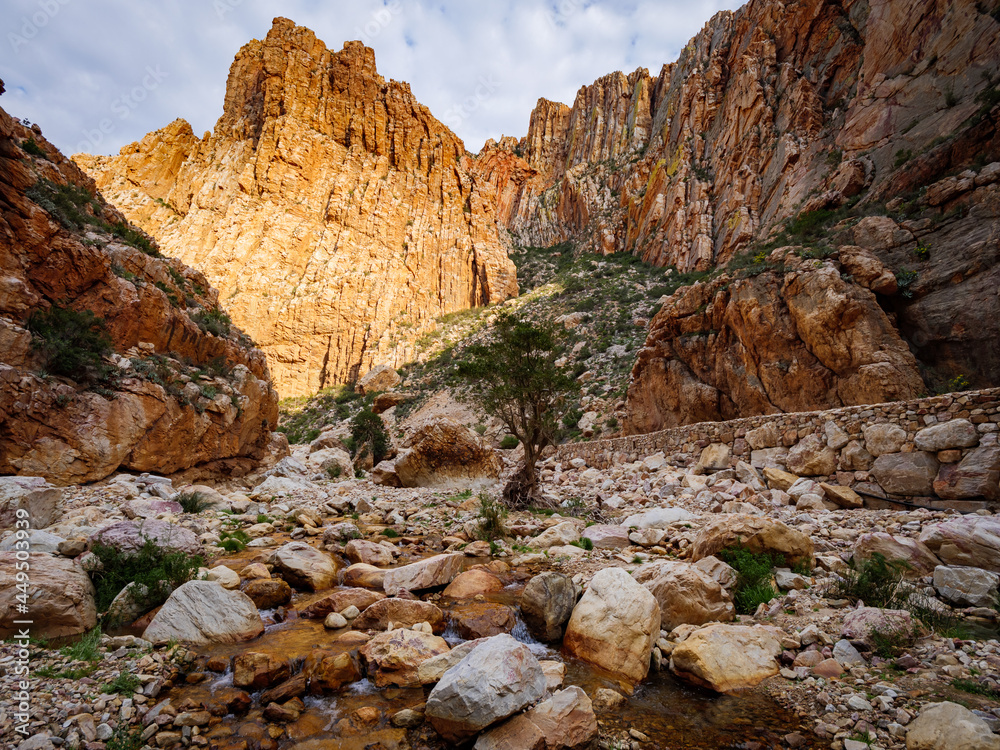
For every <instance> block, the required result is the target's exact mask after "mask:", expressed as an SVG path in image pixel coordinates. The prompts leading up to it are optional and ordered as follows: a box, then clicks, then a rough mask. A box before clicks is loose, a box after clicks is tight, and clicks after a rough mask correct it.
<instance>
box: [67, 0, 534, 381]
mask: <svg viewBox="0 0 1000 750" xmlns="http://www.w3.org/2000/svg"><path fill="white" fill-rule="evenodd" d="M75 158H76V159H77V161H78V163H80V164H81V165H82V166H83V168H84V169H85V170H86V171H87V172H88V173H89V174H90V175H91V176H92V177H94V179H95V180H96V182H97V184H98V186H99V187H100V188H101V190H102V191H103V192H104V193H105V194H107V195H108V196H109V197H110V199H111V200H112V201H113V202H114V203H115V205H116V206H118V207H119V208H120V209H121V210H122V211H123V213H124V214H125V215H126V216H128V217H129V219H131V220H132V221H134V222H135V223H136V224H138V225H139V226H140V227H142V228H143V229H145V230H146V231H148V232H149V233H150V234H152V235H153V236H154V237H156V238H157V240H158V241H159V243H160V244H161V246H162V247H163V248H164V250H165V252H167V253H168V254H171V255H176V256H177V257H179V258H180V259H181V260H183V261H184V262H186V263H189V264H191V265H192V266H194V267H196V268H199V269H201V270H203V272H204V273H205V275H206V277H207V278H208V279H209V281H210V282H211V283H212V284H213V285H215V286H216V287H218V289H219V290H220V293H221V300H222V305H223V306H224V308H225V309H226V311H227V312H228V313H229V314H230V315H231V316H232V317H233V320H234V321H235V322H236V323H237V324H239V325H240V326H241V327H243V328H244V329H245V330H246V331H247V332H248V333H249V334H250V335H251V336H253V337H254V339H255V340H256V341H257V342H259V344H260V346H261V348H262V349H263V350H264V352H265V353H266V354H267V357H268V361H269V364H270V368H271V372H272V373H273V376H274V380H275V383H276V385H277V387H278V388H279V390H280V391H281V393H282V395H284V396H293V395H299V394H304V393H311V392H314V391H316V390H318V389H322V388H324V387H328V386H331V385H334V384H338V383H343V382H348V381H353V380H355V379H357V377H359V376H360V375H363V374H364V373H365V372H366V371H367V370H368V369H370V368H371V367H372V366H373V365H375V364H383V363H388V364H396V365H398V364H402V363H403V362H405V361H407V360H408V359H409V358H410V355H411V354H412V342H413V341H414V340H415V339H416V338H417V337H418V336H419V335H421V334H422V333H424V332H426V331H427V330H428V329H429V328H431V327H433V321H434V319H435V318H437V317H439V316H441V315H444V314H447V313H452V312H455V311H458V310H462V309H466V308H468V307H471V306H475V305H483V304H487V303H494V302H498V301H501V300H503V299H505V298H507V297H509V296H511V295H514V294H516V293H517V282H516V275H515V270H514V266H513V264H512V263H511V262H510V261H509V260H508V259H507V255H506V253H505V252H504V250H503V248H502V247H501V244H500V240H499V237H498V233H497V227H496V223H495V221H494V219H493V208H492V199H491V197H490V195H488V194H486V193H484V192H483V191H482V190H481V189H480V188H479V187H478V185H477V183H476V181H475V180H474V178H473V176H472V173H471V166H472V162H471V160H470V159H469V157H468V156H467V154H466V151H465V147H464V145H463V144H462V141H461V140H459V139H458V137H457V136H455V135H454V134H453V133H452V132H451V131H449V130H448V129H447V128H446V127H445V126H444V125H442V124H441V123H440V122H439V121H438V120H436V119H435V118H434V117H433V116H432V115H431V113H430V112H429V111H428V110H427V108H426V107H424V106H422V105H421V104H420V103H418V102H417V101H416V99H414V97H413V95H412V93H411V92H410V88H409V86H408V84H405V83H399V82H396V81H389V82H386V81H385V79H383V78H382V77H381V76H380V75H378V73H377V71H376V69H375V53H374V52H373V51H372V50H371V49H368V48H366V47H365V46H363V45H362V44H361V43H360V42H349V43H347V44H346V45H345V47H344V49H343V50H342V51H340V52H334V51H331V50H329V49H327V47H326V46H325V45H324V44H323V43H322V42H321V41H319V40H318V39H317V38H316V36H315V35H314V34H313V33H312V32H311V31H309V30H308V29H305V28H302V27H298V26H295V25H294V24H293V23H292V22H291V21H288V20H286V19H282V18H278V19H275V22H274V26H273V28H272V29H271V31H270V32H269V33H268V35H267V37H266V39H264V40H263V41H257V40H254V41H252V42H250V43H249V44H247V45H246V46H244V47H243V49H241V50H240V52H239V53H238V55H237V56H236V59H235V61H234V62H233V65H232V68H231V70H230V74H229V81H228V86H227V91H226V100H225V107H224V111H223V115H222V117H221V118H220V119H219V121H218V123H217V124H216V126H215V129H214V131H212V132H211V133H206V134H205V135H204V136H203V137H201V138H198V137H196V136H195V135H194V133H192V131H191V127H190V126H189V125H188V124H187V123H186V122H184V121H183V120H177V121H175V122H173V123H171V124H170V125H168V126H167V127H165V128H163V129H162V130H159V131H156V132H154V133H150V134H149V135H147V136H146V137H145V138H143V139H142V140H141V141H139V142H138V143H134V144H132V145H130V146H127V147H125V148H124V149H122V152H121V154H120V155H119V156H116V157H111V158H103V157H88V156H77V157H75Z"/></svg>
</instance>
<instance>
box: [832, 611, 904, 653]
mask: <svg viewBox="0 0 1000 750" xmlns="http://www.w3.org/2000/svg"><path fill="white" fill-rule="evenodd" d="M915 627H916V623H915V622H914V620H913V617H912V616H911V615H910V613H909V612H907V611H906V610H905V609H879V608H878V607H858V608H857V609H855V610H851V611H850V612H849V613H848V614H847V616H846V617H844V624H843V626H842V627H841V631H840V633H841V635H842V636H843V637H844V638H846V639H847V640H849V641H860V642H861V643H867V644H868V645H874V644H873V643H872V633H873V632H876V631H877V632H879V633H883V634H885V635H898V636H900V637H908V636H910V635H912V634H913V632H914V629H915Z"/></svg>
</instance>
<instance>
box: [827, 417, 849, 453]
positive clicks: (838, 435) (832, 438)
mask: <svg viewBox="0 0 1000 750" xmlns="http://www.w3.org/2000/svg"><path fill="white" fill-rule="evenodd" d="M823 436H824V437H825V438H826V444H827V445H828V446H829V447H830V448H833V450H835V451H839V450H840V449H841V448H843V447H844V446H845V445H847V444H848V443H849V442H850V440H851V436H850V435H848V434H847V433H846V432H844V430H843V429H842V428H841V427H839V426H838V425H837V423H836V422H827V423H826V424H825V425H823Z"/></svg>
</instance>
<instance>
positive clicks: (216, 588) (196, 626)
mask: <svg viewBox="0 0 1000 750" xmlns="http://www.w3.org/2000/svg"><path fill="white" fill-rule="evenodd" d="M262 632H264V623H263V621H262V620H261V619H260V614H259V613H258V612H257V607H256V606H255V605H254V603H253V601H252V600H251V599H250V597H248V596H247V595H246V594H244V593H242V592H240V591H228V590H227V589H224V588H222V586H220V585H219V584H217V583H211V582H209V581H188V582H187V583H185V584H184V585H182V586H180V587H179V588H178V589H177V590H176V591H174V592H173V593H172V594H171V595H170V598H169V599H167V601H166V602H165V603H164V605H163V607H162V608H161V609H160V611H159V612H157V613H156V616H155V617H154V618H153V620H152V622H150V624H149V626H148V627H147V628H146V631H145V632H144V633H143V634H142V637H143V638H144V639H145V640H147V641H150V642H151V643H166V642H167V641H169V640H171V639H174V640H177V641H179V642H181V643H191V644H195V645H205V644H209V643H237V642H239V641H248V640H250V639H251V638H256V637H257V636H258V635H260V634H261V633H262Z"/></svg>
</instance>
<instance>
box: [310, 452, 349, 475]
mask: <svg viewBox="0 0 1000 750" xmlns="http://www.w3.org/2000/svg"><path fill="white" fill-rule="evenodd" d="M306 463H307V464H308V465H309V467H310V468H312V469H315V470H316V471H318V472H323V473H325V474H326V475H327V476H328V477H330V478H331V479H350V478H351V477H352V476H354V465H353V464H352V463H351V455H350V454H349V453H348V452H347V451H345V450H343V449H342V448H321V449H319V450H316V451H312V452H311V453H310V454H309V456H308V457H307V458H306Z"/></svg>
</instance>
